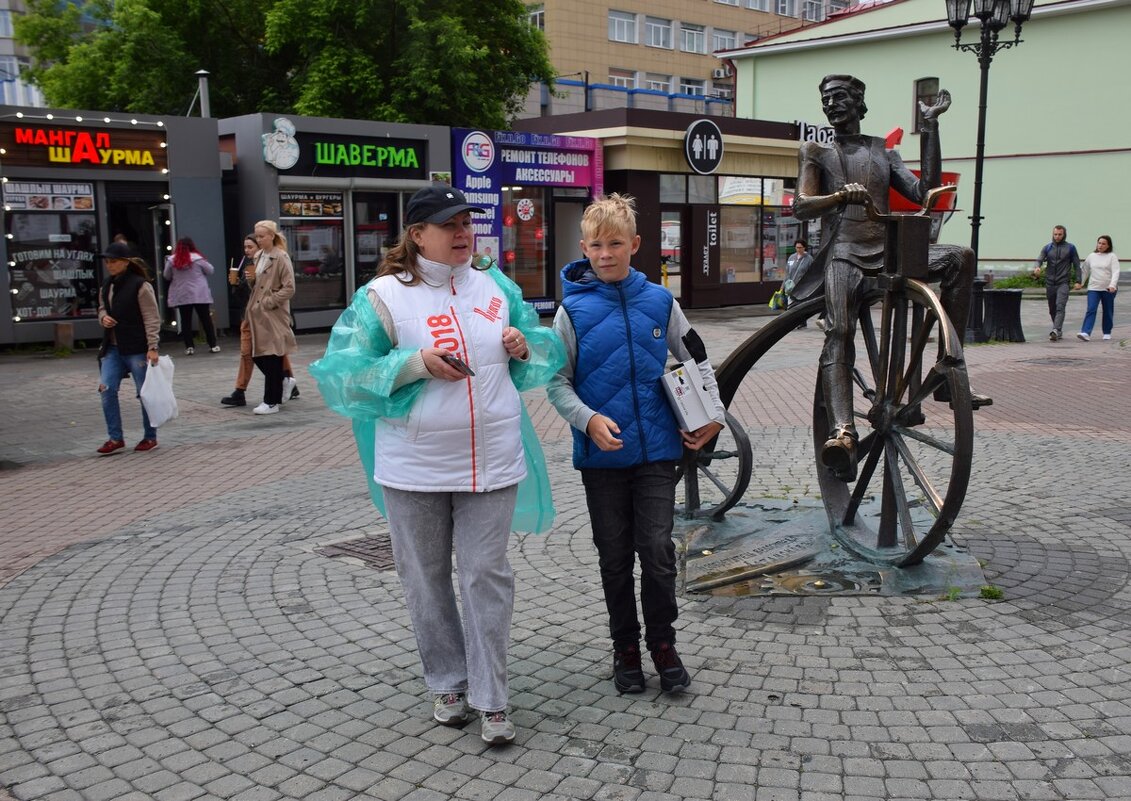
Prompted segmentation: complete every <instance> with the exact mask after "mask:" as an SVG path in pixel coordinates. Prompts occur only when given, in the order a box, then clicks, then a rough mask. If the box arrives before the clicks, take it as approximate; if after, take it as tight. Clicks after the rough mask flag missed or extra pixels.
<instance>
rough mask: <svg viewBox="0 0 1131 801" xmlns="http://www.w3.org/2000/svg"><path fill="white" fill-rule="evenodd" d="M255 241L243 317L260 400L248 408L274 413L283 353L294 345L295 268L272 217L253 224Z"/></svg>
mask: <svg viewBox="0 0 1131 801" xmlns="http://www.w3.org/2000/svg"><path fill="white" fill-rule="evenodd" d="M255 241H256V244H258V245H259V255H258V256H256V259H255V281H254V282H253V283H252V287H251V298H250V299H249V300H248V302H247V312H246V314H245V319H246V320H247V324H248V330H249V332H250V334H251V360H252V361H253V362H254V363H255V366H256V367H258V368H259V370H260V372H262V373H263V402H262V403H260V404H259V405H258V406H256V407H255V408H254V409H253V410H252V411H253V412H254V413H255V414H275V413H276V412H278V411H279V407H280V406H281V405H282V403H283V389H284V387H283V383H284V380H285V379H284V377H283V357H284V356H286V355H288V354H291V353H293V352H294V351H295V350H297V349H298V343H297V342H296V341H295V334H294V331H293V330H292V329H291V298H292V297H294V294H295V268H294V265H293V264H292V263H291V257H290V254H289V253H287V240H286V239H285V238H284V237H283V235H282V234H281V233H279V226H278V225H277V224H276V223H275V221H274V220H260V221H259V222H257V223H256V224H255ZM291 380H292V381H293V380H294V379H291Z"/></svg>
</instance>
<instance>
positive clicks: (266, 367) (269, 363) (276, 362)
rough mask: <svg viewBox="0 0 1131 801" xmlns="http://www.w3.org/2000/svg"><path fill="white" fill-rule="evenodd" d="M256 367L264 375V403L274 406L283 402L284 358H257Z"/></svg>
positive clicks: (254, 358)
mask: <svg viewBox="0 0 1131 801" xmlns="http://www.w3.org/2000/svg"><path fill="white" fill-rule="evenodd" d="M252 361H253V362H255V366H256V367H258V368H259V369H260V371H262V373H263V402H264V403H266V404H268V405H270V406H274V405H276V404H278V403H282V402H283V357H282V356H255V357H253V358H252Z"/></svg>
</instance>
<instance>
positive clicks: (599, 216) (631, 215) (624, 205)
mask: <svg viewBox="0 0 1131 801" xmlns="http://www.w3.org/2000/svg"><path fill="white" fill-rule="evenodd" d="M604 232H609V233H617V234H623V235H624V236H627V237H628V238H629V239H631V238H633V237H635V236H636V198H634V197H633V196H632V195H621V194H617V193H616V192H614V193H613V194H611V195H601V196H600V197H598V198H597V199H596V200H594V201H593V202H592V203H590V204H589V207H588V208H587V209H585V214H583V215H582V217H581V235H582V237H584V238H585V239H594V238H596V237H597V236H599V235H600V234H602V233H604Z"/></svg>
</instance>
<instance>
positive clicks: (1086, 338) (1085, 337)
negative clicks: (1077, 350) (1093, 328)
mask: <svg viewBox="0 0 1131 801" xmlns="http://www.w3.org/2000/svg"><path fill="white" fill-rule="evenodd" d="M1076 338H1077V339H1078V340H1080V341H1081V342H1089V341H1091V339H1092V338H1091V337H1090V336H1088V335H1087V334H1085V333H1084V332H1083V331H1081V332H1080V333H1079V334H1077V335H1076Z"/></svg>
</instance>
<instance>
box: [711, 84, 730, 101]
mask: <svg viewBox="0 0 1131 801" xmlns="http://www.w3.org/2000/svg"><path fill="white" fill-rule="evenodd" d="M712 94H713V95H714V96H715V97H718V98H721V99H722V100H730V99H731V97H732V96H733V95H734V89H733V88H731V87H730V86H719V85H718V84H715V88H714V89H713V90H712Z"/></svg>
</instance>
